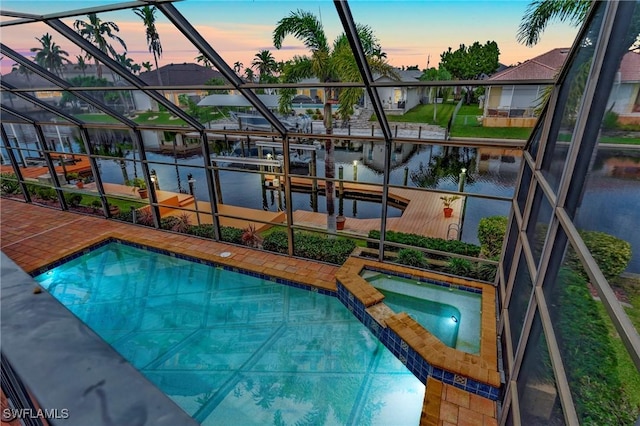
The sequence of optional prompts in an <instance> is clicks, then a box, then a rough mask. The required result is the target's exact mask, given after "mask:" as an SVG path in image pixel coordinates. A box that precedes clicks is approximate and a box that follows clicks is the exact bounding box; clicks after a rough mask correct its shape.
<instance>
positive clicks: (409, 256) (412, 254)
mask: <svg viewBox="0 0 640 426" xmlns="http://www.w3.org/2000/svg"><path fill="white" fill-rule="evenodd" d="M397 260H398V263H401V264H403V265H409V266H416V267H423V266H425V265H426V262H427V260H426V258H425V256H424V253H423V252H421V251H420V250H414V249H402V250H400V251H399V252H398V259H397Z"/></svg>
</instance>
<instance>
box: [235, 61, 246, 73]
mask: <svg viewBox="0 0 640 426" xmlns="http://www.w3.org/2000/svg"><path fill="white" fill-rule="evenodd" d="M243 66H244V64H243V63H242V62H240V61H236V62H234V64H233V71H235V73H236V74H238V75H240V71H241V70H242V67H243Z"/></svg>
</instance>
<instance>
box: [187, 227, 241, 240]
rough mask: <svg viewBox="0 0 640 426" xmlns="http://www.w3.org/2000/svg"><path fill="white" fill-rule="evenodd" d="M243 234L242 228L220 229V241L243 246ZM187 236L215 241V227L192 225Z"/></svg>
mask: <svg viewBox="0 0 640 426" xmlns="http://www.w3.org/2000/svg"><path fill="white" fill-rule="evenodd" d="M242 233H243V230H242V229H240V228H233V227H231V226H221V227H220V239H221V240H222V241H225V242H227V243H234V244H242ZM187 234H190V235H195V236H196V237H203V238H211V239H213V237H214V233H213V225H211V224H204V225H192V226H190V227H189V229H188V230H187Z"/></svg>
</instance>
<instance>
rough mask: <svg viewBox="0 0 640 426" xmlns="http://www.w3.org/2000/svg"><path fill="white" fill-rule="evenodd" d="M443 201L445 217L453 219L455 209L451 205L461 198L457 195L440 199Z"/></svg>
mask: <svg viewBox="0 0 640 426" xmlns="http://www.w3.org/2000/svg"><path fill="white" fill-rule="evenodd" d="M440 199H441V200H442V205H443V206H444V217H451V216H452V215H453V209H452V208H451V204H452V203H453V202H454V201H456V200H459V199H460V197H459V196H457V195H444V196H442V197H440Z"/></svg>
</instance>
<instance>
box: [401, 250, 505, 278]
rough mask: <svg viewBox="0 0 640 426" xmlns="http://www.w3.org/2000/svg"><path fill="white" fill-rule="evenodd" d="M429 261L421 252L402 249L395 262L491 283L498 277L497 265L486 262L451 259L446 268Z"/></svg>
mask: <svg viewBox="0 0 640 426" xmlns="http://www.w3.org/2000/svg"><path fill="white" fill-rule="evenodd" d="M428 259H429V257H428V256H426V255H425V254H424V252H422V251H420V250H415V249H402V250H400V251H399V252H398V257H397V258H396V260H395V261H396V262H397V263H399V264H401V265H408V266H414V267H417V268H429V269H431V270H435V271H440V272H446V273H449V274H453V275H458V276H461V277H468V278H474V279H479V280H484V281H489V282H492V281H493V280H494V279H495V277H496V271H497V268H496V265H492V264H488V263H484V262H471V261H469V260H466V259H460V258H457V257H451V258H449V260H448V262H447V263H446V264H445V265H444V266H441V265H437V264H431V263H429V260H428Z"/></svg>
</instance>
